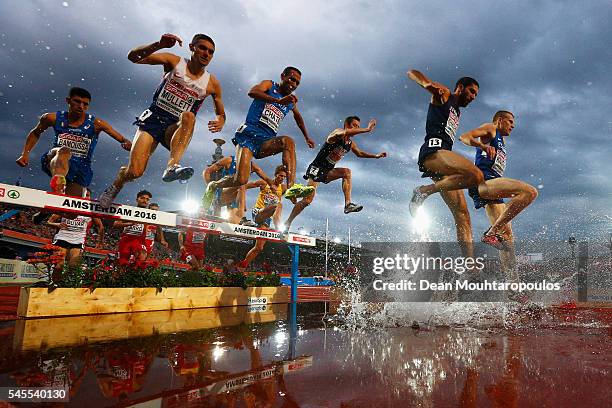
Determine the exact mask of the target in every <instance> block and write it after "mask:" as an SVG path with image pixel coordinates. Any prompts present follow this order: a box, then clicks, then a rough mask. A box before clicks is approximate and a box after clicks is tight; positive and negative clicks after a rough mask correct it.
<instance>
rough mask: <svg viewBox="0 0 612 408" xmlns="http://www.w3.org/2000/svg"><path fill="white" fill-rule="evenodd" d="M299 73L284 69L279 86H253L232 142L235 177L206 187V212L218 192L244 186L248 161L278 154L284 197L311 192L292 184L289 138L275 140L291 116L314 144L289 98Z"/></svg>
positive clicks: (292, 145) (292, 144)
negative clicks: (284, 174) (283, 176)
mask: <svg viewBox="0 0 612 408" xmlns="http://www.w3.org/2000/svg"><path fill="white" fill-rule="evenodd" d="M301 78H302V73H301V72H300V70H299V69H297V68H295V67H287V68H285V69H284V70H283V72H282V73H281V82H280V83H276V82H274V81H271V80H265V81H262V82H260V83H259V84H257V85H255V86H253V88H251V90H250V91H249V96H250V97H251V98H253V102H252V103H251V106H250V108H249V112H248V113H247V117H246V121H245V123H244V124H242V125H240V127H239V128H238V130H236V134H235V136H234V138H233V139H232V142H233V143H234V145H236V174H234V175H233V176H229V175H228V176H225V177H223V178H222V179H221V180H218V181H212V182H210V183H208V186H207V188H206V192H205V193H204V197H203V199H202V206H203V208H204V210H207V209H208V208H209V207H210V205H211V203H212V201H213V199H214V195H215V191H216V190H217V189H219V188H228V187H240V186H243V185H245V184H247V183H248V181H249V176H250V174H251V160H252V159H253V158H255V159H262V158H264V157H268V156H272V155H275V154H278V153H281V152H282V154H283V165H284V166H285V168H286V169H287V170H286V171H287V187H288V188H289V191H288V197H287V198H290V199H294V198H296V197H305V196H307V195H309V194H311V193H312V192H313V191H314V190H313V189H312V187H305V186H303V185H301V184H295V185H294V183H295V167H296V158H295V142H294V141H293V139H292V138H291V137H289V136H277V133H278V130H279V128H280V124H281V122H282V120H283V119H284V118H285V116H286V115H287V114H288V113H289V112H293V117H294V119H295V123H296V124H297V126H298V127H299V128H300V131H301V132H302V134H303V135H304V139H305V140H306V143H307V144H308V147H310V148H311V149H312V148H314V146H315V143H314V141H313V140H312V139H311V138H310V136H309V135H308V131H307V130H306V125H305V124H304V119H303V118H302V115H301V114H300V111H299V110H298V108H297V101H298V98H297V96H295V95H294V94H293V92H294V91H295V90H296V88H297V87H298V86H299V85H300V81H301Z"/></svg>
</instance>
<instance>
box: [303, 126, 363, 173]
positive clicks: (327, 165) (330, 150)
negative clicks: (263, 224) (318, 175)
mask: <svg viewBox="0 0 612 408" xmlns="http://www.w3.org/2000/svg"><path fill="white" fill-rule="evenodd" d="M334 135H335V132H333V133H332V134H330V135H329V136H328V137H327V139H326V140H325V143H324V144H323V146H322V147H321V150H319V153H318V154H317V157H315V159H314V160H313V161H312V164H313V165H315V166H317V167H320V168H322V169H330V170H331V169H333V168H334V166H335V165H336V163H338V162H339V161H340V160H341V159H342V158H343V157H344V155H345V154H347V153H348V152H350V151H351V146H352V145H353V141H352V140H351V139H349V140H348V141H345V140H344V138H343V137H339V138H338V141H337V142H335V143H329V142H328V140H329V138H330V137H332V136H334Z"/></svg>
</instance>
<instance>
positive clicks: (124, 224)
mask: <svg viewBox="0 0 612 408" xmlns="http://www.w3.org/2000/svg"><path fill="white" fill-rule="evenodd" d="M134 224H136V222H134V221H121V220H117V221H115V222H114V223H113V228H125V227H129V226H130V225H134Z"/></svg>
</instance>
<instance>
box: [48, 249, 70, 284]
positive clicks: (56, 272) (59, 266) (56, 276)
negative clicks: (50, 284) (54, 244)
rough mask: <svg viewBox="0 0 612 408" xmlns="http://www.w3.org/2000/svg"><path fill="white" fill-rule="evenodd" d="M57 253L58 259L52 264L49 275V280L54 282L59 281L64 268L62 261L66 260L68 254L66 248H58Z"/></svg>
mask: <svg viewBox="0 0 612 408" xmlns="http://www.w3.org/2000/svg"><path fill="white" fill-rule="evenodd" d="M57 253H58V254H59V255H61V258H60V257H58V258H59V261H58V262H57V263H56V264H55V265H54V266H53V274H52V275H51V280H52V281H54V282H57V281H59V280H60V279H61V278H62V271H63V270H64V263H65V262H66V257H67V256H68V249H66V248H59V249H58V250H57Z"/></svg>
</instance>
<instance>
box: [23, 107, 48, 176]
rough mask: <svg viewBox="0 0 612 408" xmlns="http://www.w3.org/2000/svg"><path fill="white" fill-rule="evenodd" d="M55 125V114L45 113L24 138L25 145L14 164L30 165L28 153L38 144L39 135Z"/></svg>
mask: <svg viewBox="0 0 612 408" xmlns="http://www.w3.org/2000/svg"><path fill="white" fill-rule="evenodd" d="M54 123H55V113H45V114H43V115H42V116H41V117H40V119H39V120H38V124H37V125H36V127H35V128H34V129H32V130H30V133H28V136H27V137H26V141H25V145H24V146H23V151H22V152H21V156H19V157H18V158H17V160H15V162H16V163H17V164H18V165H19V166H21V167H25V166H27V165H28V164H29V163H30V152H31V151H32V150H33V149H34V147H35V146H36V143H38V139H39V138H40V135H41V134H42V133H43V132H44V131H45V130H46V129H47V128H49V127H51V126H53V124H54Z"/></svg>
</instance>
